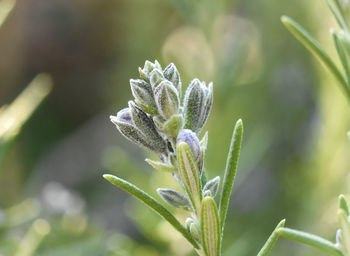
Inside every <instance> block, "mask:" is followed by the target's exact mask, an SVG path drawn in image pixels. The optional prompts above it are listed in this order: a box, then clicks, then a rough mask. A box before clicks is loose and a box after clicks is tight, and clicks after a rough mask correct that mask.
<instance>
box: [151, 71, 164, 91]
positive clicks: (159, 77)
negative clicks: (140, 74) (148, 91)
mask: <svg viewBox="0 0 350 256" xmlns="http://www.w3.org/2000/svg"><path fill="white" fill-rule="evenodd" d="M163 80H164V75H163V72H162V71H161V70H159V69H153V70H152V72H151V73H150V74H149V82H150V83H151V85H152V88H155V87H157V86H158V85H159V84H160V83H161V82H162V81H163Z"/></svg>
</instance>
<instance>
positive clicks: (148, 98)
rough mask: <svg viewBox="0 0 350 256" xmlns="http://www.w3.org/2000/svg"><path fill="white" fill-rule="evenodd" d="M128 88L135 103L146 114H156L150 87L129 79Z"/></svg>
mask: <svg viewBox="0 0 350 256" xmlns="http://www.w3.org/2000/svg"><path fill="white" fill-rule="evenodd" d="M130 87H131V93H132V95H133V96H134V98H135V102H136V103H137V104H138V105H139V106H140V107H141V108H142V109H143V110H144V111H146V112H147V113H149V114H156V113H157V106H156V102H155V101H154V97H153V91H152V86H151V85H150V84H149V83H147V82H146V81H144V80H141V79H130Z"/></svg>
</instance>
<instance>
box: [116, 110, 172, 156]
mask: <svg viewBox="0 0 350 256" xmlns="http://www.w3.org/2000/svg"><path fill="white" fill-rule="evenodd" d="M110 119H111V121H112V123H114V124H115V125H116V127H117V129H118V130H119V132H120V133H121V134H122V135H124V136H125V137H126V138H127V139H129V140H130V141H132V142H134V143H135V144H137V145H139V146H143V147H145V148H147V149H150V150H152V151H155V152H164V150H165V149H164V147H163V146H162V145H160V144H159V143H157V142H154V141H152V140H151V139H150V138H148V137H146V136H145V135H144V134H143V133H142V132H141V131H140V130H139V129H138V128H137V127H136V126H135V124H134V121H133V119H132V114H131V111H130V109H129V108H124V109H122V110H120V111H119V112H118V114H117V116H110Z"/></svg>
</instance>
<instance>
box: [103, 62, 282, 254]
mask: <svg viewBox="0 0 350 256" xmlns="http://www.w3.org/2000/svg"><path fill="white" fill-rule="evenodd" d="M139 74H140V78H141V79H131V80H130V87H131V91H132V94H133V96H134V100H133V101H129V104H128V108H125V109H122V110H120V111H119V112H118V113H117V115H116V116H111V118H110V119H111V121H112V122H113V123H114V124H115V125H116V127H117V129H118V130H119V132H120V133H121V134H123V135H124V136H125V137H126V138H127V139H129V140H130V141H132V142H134V143H135V144H137V145H139V146H141V147H142V148H144V149H146V150H149V151H152V152H155V153H157V154H158V157H159V159H158V160H152V159H146V162H147V163H149V164H150V165H151V166H152V167H154V168H155V169H156V170H159V171H164V172H167V173H169V174H170V175H172V177H173V178H174V179H175V180H176V181H177V182H178V183H179V184H180V186H181V187H182V189H183V191H177V190H174V189H172V188H158V189H157V192H158V194H159V196H160V197H161V198H162V199H163V201H164V202H165V203H166V204H168V205H170V206H173V207H176V208H182V209H183V210H185V211H187V212H188V218H187V220H186V222H185V224H184V225H183V224H181V223H180V222H179V221H178V220H177V219H176V217H175V216H174V215H173V214H172V213H171V212H170V211H169V210H167V209H166V208H165V207H164V206H163V205H162V204H160V203H159V202H158V200H156V199H155V198H153V197H151V196H150V195H148V194H147V193H146V192H144V191H142V190H141V189H140V188H138V187H136V186H135V185H133V184H131V183H129V182H128V181H125V180H123V179H121V178H119V177H116V176H113V175H109V174H106V175H104V178H105V179H107V180H108V181H109V182H111V183H112V184H114V185H116V186H118V187H120V188H121V189H124V190H126V191H127V192H129V193H130V194H132V195H133V196H135V197H136V198H138V199H139V200H141V201H142V202H144V203H145V204H146V205H148V206H149V207H150V208H152V209H153V210H154V211H156V212H157V213H158V214H159V215H160V216H162V217H163V218H164V219H165V220H167V221H168V222H169V223H170V224H171V225H172V226H173V227H174V228H175V229H176V230H178V231H179V232H180V233H181V234H182V235H183V237H184V238H186V239H187V241H188V242H190V243H191V244H192V246H193V247H194V249H195V250H196V252H197V253H198V255H205V256H218V255H221V244H222V239H223V233H224V224H225V219H226V214H227V209H228V205H229V200H230V196H231V191H232V187H233V183H234V179H235V175H236V170H237V166H238V158H239V154H240V149H241V142H242V135H243V124H242V121H241V120H238V121H237V122H236V125H235V127H234V131H233V136H232V140H231V146H230V151H229V154H228V158H227V163H226V170H225V174H224V179H223V182H222V190H221V193H219V192H218V191H219V187H220V180H221V179H220V177H219V176H218V177H215V178H212V179H208V178H207V175H206V170H205V168H204V160H205V151H206V148H207V143H208V132H206V133H205V134H204V135H203V136H200V133H201V131H202V129H203V127H204V125H205V123H206V121H207V119H208V116H209V113H210V110H211V108H212V104H213V84H212V83H209V84H206V83H205V82H201V81H200V80H199V79H197V78H195V79H193V80H192V81H191V83H190V84H189V86H188V87H187V89H186V91H185V93H184V96H183V95H182V91H183V90H182V82H181V78H180V74H179V72H178V70H177V68H176V66H175V65H174V64H173V63H171V64H169V65H168V66H167V67H166V68H165V69H162V67H161V65H160V64H159V63H158V62H157V61H155V62H154V63H152V62H149V61H146V62H145V65H144V67H143V68H139ZM218 194H220V195H219V198H218V202H219V204H218V206H217V203H216V201H215V197H217V196H218ZM280 226H281V225H280ZM282 226H283V225H282ZM275 241H276V235H275V233H273V238H272V239H270V240H269V241H268V243H267V245H266V246H265V247H266V248H263V249H262V252H261V254H259V255H261V256H262V255H266V254H267V252H268V251H269V250H270V248H271V247H272V244H273V243H274V242H275Z"/></svg>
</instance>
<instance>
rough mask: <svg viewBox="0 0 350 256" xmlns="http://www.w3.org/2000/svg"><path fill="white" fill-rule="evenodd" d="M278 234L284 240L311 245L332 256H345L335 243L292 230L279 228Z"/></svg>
mask: <svg viewBox="0 0 350 256" xmlns="http://www.w3.org/2000/svg"><path fill="white" fill-rule="evenodd" d="M277 233H278V234H279V235H280V236H282V237H284V238H287V239H290V240H294V241H296V242H300V243H303V244H307V245H310V246H312V247H315V248H318V249H320V250H321V251H323V252H326V253H328V254H330V255H333V256H344V254H343V252H342V251H341V250H339V249H338V248H337V246H336V245H335V244H334V243H332V242H330V241H328V240H326V239H324V238H322V237H319V236H316V235H312V234H309V233H306V232H302V231H298V230H294V229H290V228H279V229H277Z"/></svg>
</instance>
